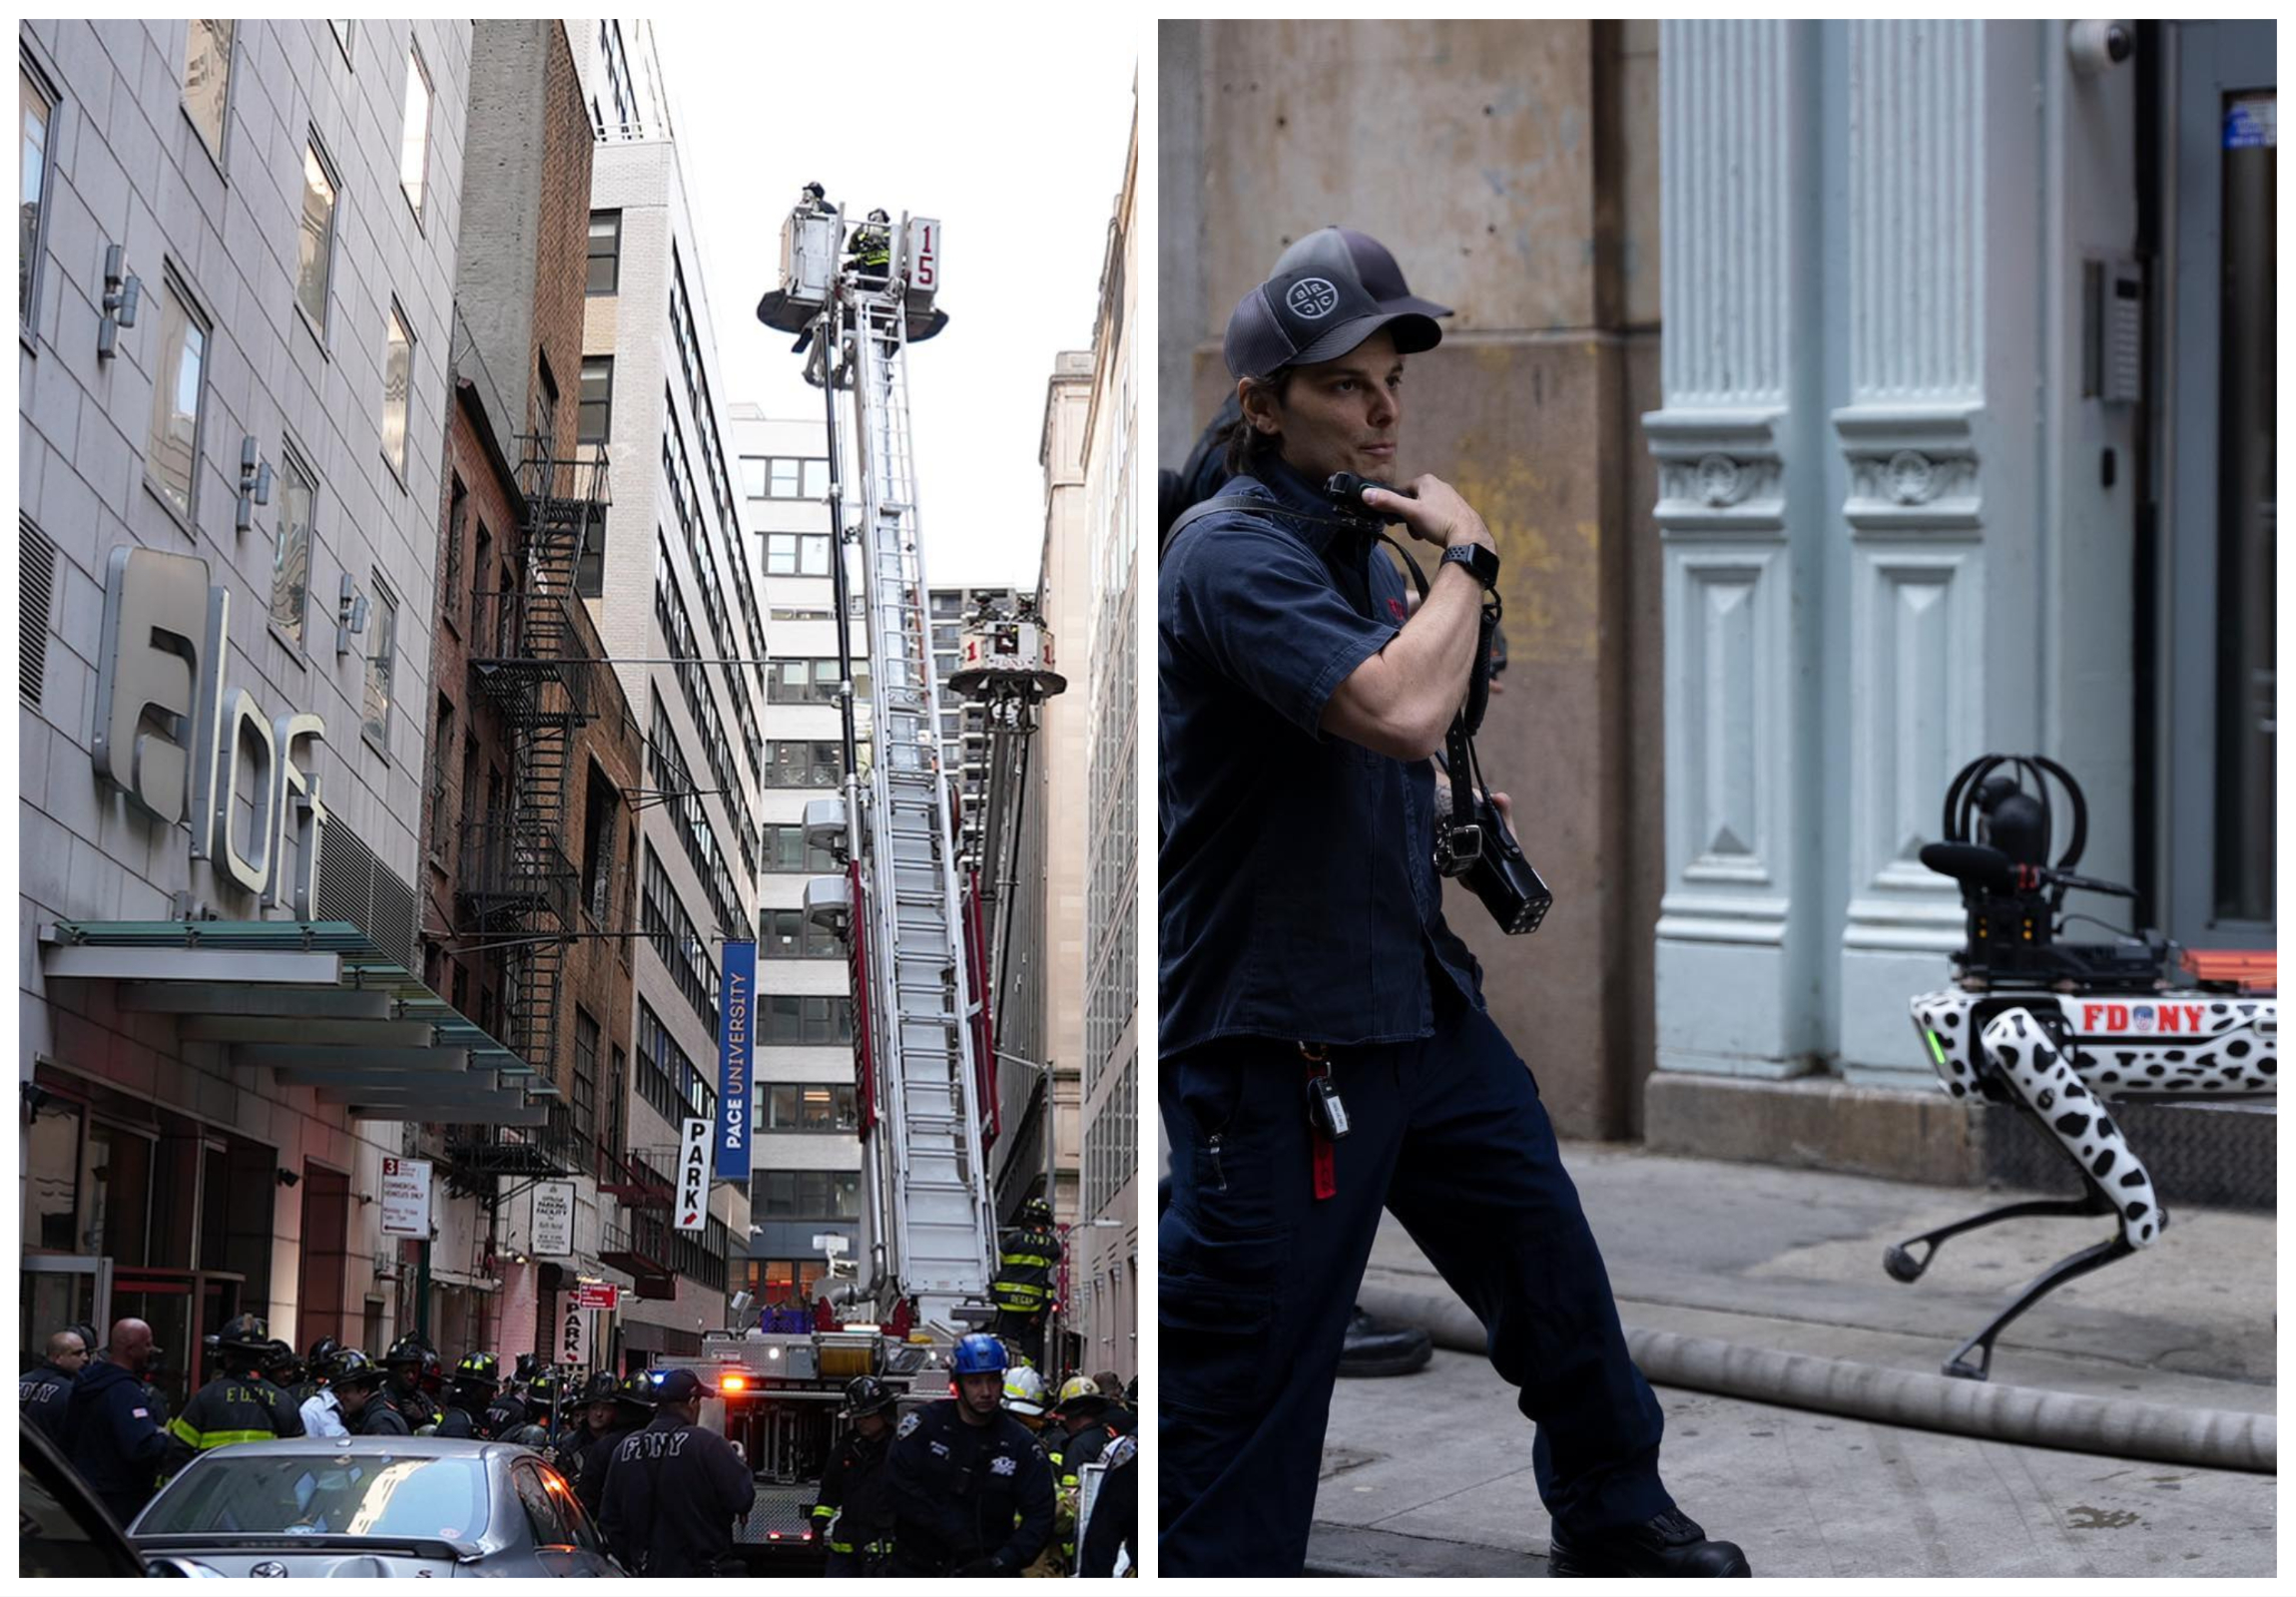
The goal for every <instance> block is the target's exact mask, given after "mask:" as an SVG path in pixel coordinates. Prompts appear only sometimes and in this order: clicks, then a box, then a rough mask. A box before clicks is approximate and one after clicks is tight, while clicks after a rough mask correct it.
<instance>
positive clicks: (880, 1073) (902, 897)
mask: <svg viewBox="0 0 2296 1597" xmlns="http://www.w3.org/2000/svg"><path fill="white" fill-rule="evenodd" d="M870 229H881V230H882V231H881V233H880V234H878V235H877V236H876V238H875V239H874V240H872V239H870V238H867V237H865V236H864V235H865V234H866V232H867V230H870ZM878 241H881V242H882V244H883V245H884V247H885V248H884V253H883V259H882V261H881V264H879V263H876V262H872V260H871V257H870V252H868V251H867V250H866V249H865V248H857V247H865V246H866V245H867V244H869V243H872V242H878ZM939 273H940V224H939V223H938V222H937V221H934V220H932V219H930V218H911V217H909V216H907V215H905V214H904V215H903V216H902V218H901V219H900V221H899V222H897V223H893V222H891V221H889V220H884V221H874V220H872V221H870V222H862V223H852V222H848V221H847V219H846V217H845V214H844V212H843V211H842V210H841V209H835V208H829V207H826V206H821V205H818V204H815V203H813V202H811V201H808V202H807V203H804V204H801V205H800V206H799V207H798V208H797V209H796V210H795V211H794V212H792V213H791V215H790V216H789V217H788V218H787V220H786V221H785V222H784V224H783V233H782V271H781V281H780V285H779V286H778V287H776V288H774V289H772V290H770V291H769V292H767V294H766V295H765V297H764V299H763V300H762V301H761V302H760V303H759V306H758V318H759V319H760V320H761V321H763V322H764V323H765V324H766V325H767V326H769V327H771V328H774V329H776V330H779V331H783V332H792V333H796V334H798V339H797V343H796V345H795V352H799V353H803V354H805V355H806V357H807V359H806V368H805V369H806V379H807V381H808V382H810V383H812V384H814V385H815V386H817V387H819V388H820V389H821V390H822V397H823V407H824V411H825V414H826V416H827V419H828V424H829V440H830V446H829V457H830V486H829V495H828V497H829V505H830V515H831V526H832V530H833V532H834V534H835V536H836V551H837V554H836V558H835V559H834V560H833V561H832V562H831V570H832V576H833V578H834V581H835V585H836V595H837V627H838V652H839V659H840V663H841V667H842V670H841V676H842V678H843V686H842V689H841V693H840V703H841V707H842V710H843V736H844V750H845V777H844V784H843V787H844V792H843V795H842V796H841V797H840V798H837V799H817V800H815V801H813V802H812V803H809V804H808V805H807V808H806V817H805V828H806V834H807V838H808V841H809V842H812V843H816V844H820V845H822V846H826V847H828V848H829V849H830V850H831V852H832V853H833V855H834V857H835V858H836V859H837V860H838V861H839V862H840V863H841V864H842V865H843V866H844V874H842V875H834V876H820V877H816V878H814V879H813V880H811V881H809V882H808V883H807V884H806V893H805V906H806V915H807V917H808V919H809V920H811V921H812V922H814V923H816V924H819V925H822V926H825V927H827V928H829V929H831V930H832V931H834V932H836V933H837V934H838V935H839V936H840V937H841V938H843V939H844V941H845V944H846V948H847V951H848V954H849V956H850V968H851V972H852V986H853V999H854V1020H855V1031H854V1035H855V1043H854V1070H855V1080H856V1084H857V1087H858V1098H859V1104H860V1112H861V1155H862V1176H861V1225H860V1227H859V1228H858V1229H859V1232H860V1236H859V1237H858V1238H857V1239H855V1245H854V1246H853V1247H852V1248H851V1250H850V1252H849V1251H848V1250H845V1249H841V1248H837V1247H835V1246H833V1247H832V1248H831V1250H830V1251H831V1254H832V1267H831V1268H832V1274H831V1278H830V1281H831V1283H832V1284H834V1291H833V1293H832V1297H833V1299H834V1301H835V1302H836V1304H838V1305H839V1306H840V1307H841V1309H842V1313H840V1314H839V1316H838V1321H837V1324H836V1325H834V1326H822V1325H815V1324H812V1323H811V1319H810V1317H809V1316H806V1315H804V1314H802V1313H797V1312H792V1311H781V1312H778V1313H768V1314H767V1315H765V1316H763V1317H761V1323H760V1324H759V1325H756V1326H753V1327H744V1328H736V1329H729V1330H728V1331H722V1332H711V1333H709V1334H706V1335H705V1336H704V1337H703V1354H704V1363H705V1368H704V1370H703V1374H704V1377H705V1379H706V1380H708V1381H709V1382H710V1383H711V1384H712V1385H713V1386H714V1387H715V1388H716V1394H715V1395H714V1396H713V1397H711V1398H710V1399H709V1400H708V1401H707V1402H706V1403H705V1405H704V1413H703V1422H704V1423H706V1424H710V1425H713V1426H722V1427H723V1428H724V1430H725V1433H726V1434H727V1435H728V1436H729V1437H730V1438H731V1439H732V1440H733V1441H734V1442H735V1443H736V1444H737V1445H738V1446H740V1447H741V1448H742V1450H743V1453H744V1455H745V1456H746V1457H747V1458H748V1459H749V1460H750V1463H751V1466H752V1468H753V1469H754V1470H755V1471H756V1472H757V1474H758V1502H757V1506H756V1507H755V1508H754V1509H753V1510H752V1511H751V1513H750V1515H749V1516H748V1518H747V1520H746V1521H745V1522H744V1524H743V1526H742V1527H741V1529H740V1530H739V1532H738V1536H739V1540H740V1543H741V1545H742V1547H743V1549H744V1552H745V1555H746V1557H747V1558H748V1559H749V1561H751V1562H752V1563H753V1564H760V1565H764V1564H771V1563H775V1562H780V1561H782V1560H781V1559H778V1558H776V1557H775V1556H774V1555H775V1554H777V1553H780V1554H783V1555H792V1554H795V1555H799V1556H803V1557H807V1558H818V1557H819V1556H820V1554H821V1551H822V1548H821V1543H820V1540H819V1538H818V1537H817V1536H816V1535H815V1534H814V1527H813V1526H812V1524H811V1523H810V1520H809V1518H808V1511H809V1510H810V1508H811V1506H812V1503H813V1500H814V1498H815V1496H816V1495H817V1493H818V1488H819V1483H820V1479H821V1473H822V1470H823V1468H824V1466H825V1465H826V1464H827V1462H828V1460H829V1456H830V1451H831V1448H832V1446H833V1445H834V1444H835V1443H836V1441H837V1440H838V1439H839V1438H840V1436H841V1435H842V1434H843V1423H842V1415H841V1413H840V1410H841V1408H842V1402H843V1396H844V1389H845V1385H846V1383H847V1382H848V1381H849V1380H851V1379H852V1378H853V1377H855V1376H857V1375H864V1374H873V1375H876V1376H878V1377H880V1378H881V1379H884V1380H885V1381H886V1382H887V1383H888V1384H890V1385H892V1386H893V1387H895V1388H896V1389H897V1390H900V1391H901V1392H902V1393H903V1394H904V1396H903V1404H904V1406H910V1405H913V1404H915V1403H920V1402H924V1401H929V1400H931V1399H933V1398H937V1397H943V1396H946V1395H948V1394H949V1392H950V1390H951V1385H950V1378H949V1373H948V1361H949V1358H948V1355H949V1351H950V1349H951V1347H952V1345H953V1343H954V1342H955V1340H956V1338H957V1337H959V1336H961V1335H963V1334H964V1333H966V1332H967V1331H972V1330H975V1329H978V1328H981V1327H983V1326H985V1325H986V1324H987V1323H988V1322H989V1321H990V1320H991V1319H992V1318H993V1312H992V1310H991V1309H990V1307H989V1298H988V1289H989V1282H990V1279H991V1275H992V1272H993V1269H994V1264H995V1259H996V1248H995V1243H996V1226H995V1220H996V1216H995V1209H994V1204H993V1200H992V1196H991V1193H990V1188H989V1173H988V1166H987V1145H988V1142H989V1139H990V1138H991V1137H992V1135H993V1125H992V1116H993V1105H994V1090H993V1076H992V1060H993V1053H992V1050H991V1047H990V1042H989V1035H988V1005H987V1002H986V988H985V979H986V978H985V969H986V965H987V949H986V946H985V942H984V939H983V936H982V929H981V918H980V910H979V903H978V898H977V892H976V888H975V885H974V882H973V880H972V878H971V875H970V873H969V872H966V871H964V870H962V869H961V868H960V860H959V856H958V848H957V841H956V830H955V824H954V822H955V818H956V817H955V813H954V808H955V796H954V794H953V793H952V791H951V786H950V783H949V782H948V780H947V774H945V773H943V771H942V770H941V759H940V741H939V728H940V688H939V684H938V683H937V682H936V681H935V680H934V671H933V662H932V634H931V622H930V619H929V617H928V614H927V610H928V600H927V597H926V592H925V575H924V562H923V546H922V541H921V536H920V530H919V519H918V506H917V493H916V480H915V469H914V457H913V454H912V450H911V440H910V432H909V415H908V374H907V353H908V346H909V345H910V344H911V343H915V342H921V341H922V340H923V339H925V338H929V337H931V336H932V335H933V334H935V333H937V332H938V331H940V329H941V328H942V327H943V326H945V325H946V323H947V319H948V318H947V314H946V312H944V311H942V310H940V309H939V308H938V307H937V306H936V305H935V303H934V300H935V298H936V296H937V294H938V290H939V285H940V284H939ZM856 625H860V626H862V627H865V629H866V631H865V640H866V641H865V650H866V658H867V661H868V680H869V682H870V684H871V697H870V699H869V700H868V701H867V702H857V699H856V695H855V670H854V666H855V660H856V656H857V649H856V647H855V639H854V631H853V629H854V628H855V626H856ZM825 1240H827V1239H825ZM737 1305H738V1306H739V1308H740V1310H743V1311H746V1310H747V1308H748V1306H747V1305H746V1304H744V1303H742V1302H741V1300H739V1299H737Z"/></svg>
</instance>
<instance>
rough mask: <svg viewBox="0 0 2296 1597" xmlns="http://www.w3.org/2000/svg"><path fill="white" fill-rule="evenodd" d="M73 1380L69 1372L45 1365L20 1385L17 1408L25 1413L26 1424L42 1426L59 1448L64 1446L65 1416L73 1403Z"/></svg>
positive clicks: (24, 1379) (30, 1374) (33, 1371)
mask: <svg viewBox="0 0 2296 1597" xmlns="http://www.w3.org/2000/svg"><path fill="white" fill-rule="evenodd" d="M73 1378H74V1377H73V1375H72V1373H71V1372H70V1371H69V1370H63V1369H58V1368H57V1367H56V1366H55V1365H54V1364H42V1365H41V1366H40V1367H39V1368H37V1369H33V1370H28V1371H26V1372H25V1375H24V1378H23V1379H22V1380H19V1381H18V1382H16V1406H17V1407H18V1408H20V1409H22V1410H23V1412H24V1422H25V1423H26V1424H28V1425H37V1426H39V1427H40V1432H41V1434H43V1435H44V1436H46V1437H47V1438H48V1439H49V1440H50V1441H52V1442H54V1443H55V1444H56V1445H57V1446H59V1447H61V1446H63V1445H64V1413H65V1410H66V1409H68V1408H69V1407H70V1406H71V1403H72V1381H73Z"/></svg>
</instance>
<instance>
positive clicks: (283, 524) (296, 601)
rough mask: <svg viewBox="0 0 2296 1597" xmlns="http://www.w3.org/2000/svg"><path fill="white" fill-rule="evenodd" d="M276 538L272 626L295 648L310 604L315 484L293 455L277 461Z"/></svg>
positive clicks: (316, 494) (315, 504)
mask: <svg viewBox="0 0 2296 1597" xmlns="http://www.w3.org/2000/svg"><path fill="white" fill-rule="evenodd" d="M280 477H281V483H280V513H279V536H278V539H277V540H276V546H275V548H274V549H273V552H272V625H273V626H275V627H277V628H279V630H280V631H281V632H283V633H285V634H286V635H287V637H288V638H290V639H292V640H293V641H294V642H295V644H296V645H297V646H300V645H301V643H302V641H303V635H302V628H303V614H304V612H305V610H306V609H307V608H308V606H309V600H310V534H311V517H312V514H313V512H314V510H315V507H316V506H317V503H318V483H317V481H316V479H315V478H313V476H312V475H311V473H310V471H309V470H308V469H307V468H306V467H305V466H304V465H303V463H302V461H301V460H300V459H298V458H297V457H296V456H295V455H294V454H293V453H292V452H286V451H283V453H282V455H281V459H280Z"/></svg>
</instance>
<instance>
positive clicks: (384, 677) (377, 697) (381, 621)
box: [359, 583, 398, 754]
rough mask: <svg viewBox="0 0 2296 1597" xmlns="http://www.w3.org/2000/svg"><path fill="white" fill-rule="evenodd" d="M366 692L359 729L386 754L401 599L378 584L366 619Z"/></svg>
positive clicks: (388, 747)
mask: <svg viewBox="0 0 2296 1597" xmlns="http://www.w3.org/2000/svg"><path fill="white" fill-rule="evenodd" d="M366 639H367V655H366V696H365V702H364V704H363V705H362V707H361V709H360V713H359V730H360V731H361V732H363V733H365V734H366V736H367V737H368V738H370V739H371V740H373V742H374V745H375V747H376V748H377V749H380V750H382V751H383V752H385V753H386V754H387V753H388V752H389V749H390V678H391V667H392V666H393V665H394V664H395V663H396V656H397V653H398V601H397V600H396V599H393V598H392V597H391V596H390V592H389V590H388V589H386V588H384V587H382V586H381V585H380V584H379V583H378V584H376V586H375V590H374V604H373V610H372V614H371V615H370V616H369V617H368V619H367V623H366Z"/></svg>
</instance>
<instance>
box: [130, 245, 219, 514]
mask: <svg viewBox="0 0 2296 1597" xmlns="http://www.w3.org/2000/svg"><path fill="white" fill-rule="evenodd" d="M207 360H208V323H207V319H206V318H205V317H204V316H202V315H201V314H200V313H199V312H198V311H197V310H196V309H194V308H193V307H192V302H191V296H190V295H189V294H188V293H186V292H185V290H184V288H183V286H182V284H180V283H178V282H177V281H176V278H175V274H174V273H173V272H170V273H169V274H168V277H167V280H166V284H165V286H164V287H163V288H162V290H161V294H160V358H159V365H158V367H157V380H156V381H155V382H154V383H153V384H152V433H151V438H150V440H149V445H148V447H147V448H146V450H145V453H144V475H145V478H146V480H147V481H149V482H150V483H151V485H152V489H153V491H154V492H155V493H157V494H158V495H159V496H160V498H161V499H162V500H164V501H165V502H166V503H167V505H168V506H169V508H171V509H172V510H174V511H175V512H176V514H178V515H179V516H182V517H183V518H184V519H185V520H186V521H190V520H191V519H192V505H193V502H194V500H195V498H196V497H197V495H196V493H195V476H196V467H197V464H198V460H199V448H200V407H201V401H202V399H203V398H204V397H205V392H206V386H207V380H206V373H207Z"/></svg>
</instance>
